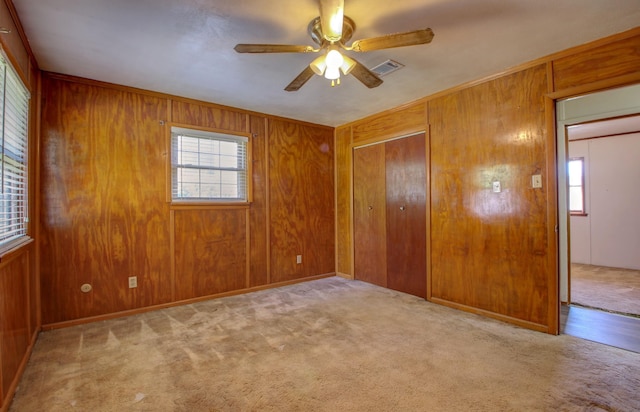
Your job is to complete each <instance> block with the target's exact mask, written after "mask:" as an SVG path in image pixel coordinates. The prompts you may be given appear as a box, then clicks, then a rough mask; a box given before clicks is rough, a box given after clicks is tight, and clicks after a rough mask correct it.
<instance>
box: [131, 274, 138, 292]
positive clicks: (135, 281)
mask: <svg viewBox="0 0 640 412" xmlns="http://www.w3.org/2000/svg"><path fill="white" fill-rule="evenodd" d="M137 287H138V277H137V276H129V289H132V288H137Z"/></svg>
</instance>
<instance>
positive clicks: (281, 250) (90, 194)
mask: <svg viewBox="0 0 640 412" xmlns="http://www.w3.org/2000/svg"><path fill="white" fill-rule="evenodd" d="M42 101H43V108H42V137H41V146H42V159H41V162H40V163H41V164H40V166H41V179H42V185H41V193H40V196H41V199H42V208H41V214H40V215H41V216H40V217H41V239H42V257H41V262H42V268H41V276H42V305H43V323H44V324H45V325H51V324H57V323H60V322H68V321H73V320H78V319H83V318H88V317H95V316H98V317H104V316H106V315H110V314H116V313H118V312H123V311H127V310H137V309H141V308H149V307H154V306H158V305H167V304H172V303H174V302H178V301H188V300H191V299H195V298H202V297H206V296H212V295H217V294H221V293H230V292H237V291H244V290H250V289H251V288H255V287H261V286H265V285H270V284H274V283H278V282H285V281H292V280H298V279H303V278H311V277H314V276H321V275H326V274H333V273H334V271H335V259H334V250H335V249H334V245H335V240H334V239H335V228H334V225H333V216H334V206H333V205H334V184H333V178H334V176H333V170H334V166H333V153H334V149H333V140H332V139H333V133H332V129H331V128H328V127H324V126H317V125H309V124H303V123H300V122H295V121H289V120H286V119H279V118H267V117H266V116H261V115H258V114H251V113H246V112H243V111H241V110H234V109H231V108H228V107H222V106H217V105H214V104H207V103H200V102H194V101H188V100H185V99H181V98H174V97H171V96H164V95H159V94H153V93H147V92H142V91H138V90H131V89H127V88H124V87H119V86H112V85H106V84H99V83H96V82H90V81H86V80H81V79H73V78H69V77H65V76H58V75H52V74H45V75H43V100H42ZM171 124H180V125H181V126H186V127H188V126H194V127H207V128H213V129H217V130H222V131H225V130H228V131H232V132H243V133H251V134H252V138H251V145H252V146H251V148H252V153H253V158H252V173H253V175H252V188H253V202H252V203H251V204H250V205H247V206H244V205H240V206H232V205H231V206H184V205H180V206H178V205H175V206H174V205H171V203H170V202H168V201H167V178H168V173H167V170H168V169H167V167H168V164H167V162H168V153H167V141H168V139H169V136H170V126H171ZM298 254H302V255H303V262H302V264H296V255H298ZM129 276H137V277H138V287H137V288H133V289H129V287H128V277H129ZM84 283H88V284H90V285H92V287H93V289H92V290H91V291H90V292H88V293H83V292H82V291H81V290H80V286H81V285H82V284H84Z"/></svg>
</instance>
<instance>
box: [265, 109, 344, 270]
mask: <svg viewBox="0 0 640 412" xmlns="http://www.w3.org/2000/svg"><path fill="white" fill-rule="evenodd" d="M333 163H334V147H333V132H332V130H331V129H328V128H320V127H311V126H306V125H303V124H300V123H297V122H288V121H285V120H281V119H272V120H270V121H269V188H270V189H269V193H270V197H269V202H270V205H269V210H270V221H269V225H270V230H269V232H270V245H271V281H272V282H281V281H287V280H292V279H298V278H301V277H307V276H313V275H320V274H324V273H331V272H334V271H335V215H334V204H335V203H334V169H333ZM296 255H302V263H301V264H296Z"/></svg>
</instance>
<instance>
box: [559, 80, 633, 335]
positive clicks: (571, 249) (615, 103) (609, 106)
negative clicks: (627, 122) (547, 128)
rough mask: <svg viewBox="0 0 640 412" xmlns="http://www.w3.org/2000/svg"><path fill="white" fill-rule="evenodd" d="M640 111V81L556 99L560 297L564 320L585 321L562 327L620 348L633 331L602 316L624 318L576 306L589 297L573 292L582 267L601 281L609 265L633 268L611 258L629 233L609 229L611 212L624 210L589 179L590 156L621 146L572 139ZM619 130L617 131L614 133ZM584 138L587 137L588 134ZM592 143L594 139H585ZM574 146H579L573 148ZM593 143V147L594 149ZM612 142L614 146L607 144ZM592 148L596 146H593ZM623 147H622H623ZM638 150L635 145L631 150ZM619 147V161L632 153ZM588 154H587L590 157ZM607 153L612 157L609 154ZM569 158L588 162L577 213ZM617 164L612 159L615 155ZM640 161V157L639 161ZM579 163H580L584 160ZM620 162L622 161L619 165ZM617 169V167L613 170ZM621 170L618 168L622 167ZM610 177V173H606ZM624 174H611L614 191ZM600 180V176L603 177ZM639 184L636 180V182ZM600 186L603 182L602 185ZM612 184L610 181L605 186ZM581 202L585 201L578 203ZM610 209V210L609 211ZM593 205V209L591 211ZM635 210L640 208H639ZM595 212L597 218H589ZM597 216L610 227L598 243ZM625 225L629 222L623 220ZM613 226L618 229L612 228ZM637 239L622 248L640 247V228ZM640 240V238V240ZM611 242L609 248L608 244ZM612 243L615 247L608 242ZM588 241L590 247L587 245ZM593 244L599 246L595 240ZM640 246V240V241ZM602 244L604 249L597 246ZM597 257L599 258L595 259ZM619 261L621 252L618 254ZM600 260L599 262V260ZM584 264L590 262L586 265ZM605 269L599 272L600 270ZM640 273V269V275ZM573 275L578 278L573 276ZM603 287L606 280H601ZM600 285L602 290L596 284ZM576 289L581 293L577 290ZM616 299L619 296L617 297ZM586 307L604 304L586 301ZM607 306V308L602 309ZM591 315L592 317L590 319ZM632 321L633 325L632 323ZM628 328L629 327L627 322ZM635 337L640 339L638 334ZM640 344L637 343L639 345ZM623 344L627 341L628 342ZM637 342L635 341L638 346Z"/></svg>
mask: <svg viewBox="0 0 640 412" xmlns="http://www.w3.org/2000/svg"><path fill="white" fill-rule="evenodd" d="M639 113H640V85H633V86H627V87H621V88H617V89H611V90H606V91H602V92H597V93H591V94H586V95H582V96H577V97H572V98H568V99H564V100H558V101H557V102H556V120H557V124H556V131H557V139H558V140H557V156H558V157H557V162H558V188H559V190H558V215H559V216H558V222H559V228H558V229H559V265H560V267H559V273H560V301H561V302H562V303H563V304H566V305H565V306H563V308H562V317H561V319H562V321H563V322H567V321H568V320H569V321H570V320H571V319H572V318H573V319H574V320H575V319H580V320H581V322H582V325H578V327H574V326H575V325H569V324H568V323H564V324H563V325H561V330H563V332H564V333H569V334H572V335H576V336H579V337H583V338H585V339H590V340H596V341H598V342H602V343H608V344H613V345H615V346H621V345H619V344H616V343H615V342H616V341H617V340H619V339H618V338H619V337H620V336H623V335H625V334H628V330H627V331H622V330H620V331H616V330H612V329H611V328H612V327H613V328H615V325H617V324H618V322H617V320H618V319H617V318H606V319H608V321H606V322H603V321H602V319H604V318H602V316H619V315H616V314H613V315H610V314H609V313H608V312H602V311H595V310H591V309H590V308H585V307H580V306H578V305H576V304H575V303H577V302H576V299H575V298H578V299H582V300H584V297H582V298H579V296H580V293H579V292H583V291H579V290H575V291H574V290H573V289H574V288H580V287H581V286H579V285H578V284H577V283H575V282H572V277H575V278H576V280H578V278H579V275H580V273H579V271H580V270H585V269H586V270H589V271H592V272H595V273H591V274H590V275H591V277H592V278H595V279H596V280H598V281H602V280H603V278H604V277H605V276H604V273H603V272H604V271H608V269H605V268H608V267H609V266H607V265H613V266H628V264H625V263H621V264H616V263H611V262H614V261H615V259H614V260H607V259H610V258H612V256H613V258H615V256H614V255H616V253H617V252H620V250H617V249H616V246H615V245H613V243H614V242H613V241H614V240H618V237H619V235H620V234H622V235H623V236H622V237H624V233H622V232H625V229H629V227H626V228H624V227H623V229H621V230H619V231H618V232H615V226H616V225H615V224H612V225H611V227H607V224H609V223H611V216H613V217H620V216H616V214H620V212H615V211H613V210H610V209H611V208H612V207H613V205H612V204H611V203H608V199H607V195H608V194H607V193H604V194H603V193H598V194H594V193H593V192H591V193H590V190H591V189H594V188H590V186H592V185H593V183H594V182H593V181H589V178H590V177H591V175H590V171H591V170H590V169H589V168H590V167H592V166H593V165H592V164H591V163H592V161H593V160H594V159H592V158H590V156H589V155H590V154H595V157H596V158H598V160H597V161H602V159H599V158H601V157H602V155H603V154H606V155H610V154H611V153H610V152H611V150H609V149H611V148H615V145H611V143H612V142H613V141H612V140H609V141H605V140H596V136H590V137H585V138H584V139H580V138H578V139H575V138H574V139H572V134H573V135H574V137H575V136H576V135H577V136H580V128H583V129H589V128H595V127H597V126H602V125H603V124H604V123H602V122H604V121H605V120H607V119H618V118H628V117H632V116H633V115H636V114H639ZM613 134H615V133H613ZM583 137H584V136H583ZM574 140H582V143H578V144H574V143H571V142H572V141H574ZM585 142H588V143H585ZM603 144H605V149H604V150H603ZM572 146H574V147H572ZM589 146H593V147H589ZM606 146H608V147H606ZM590 149H592V150H590ZM618 149H619V148H618ZM631 150H633V149H631ZM615 152H616V151H615V150H613V153H614V154H613V160H614V161H615V160H616V156H618V157H624V156H625V155H627V153H624V152H622V154H621V152H620V151H619V150H618V151H617V153H615ZM585 153H586V156H585ZM605 157H606V156H605ZM568 159H574V160H575V159H582V161H583V162H584V164H583V166H584V167H585V168H586V169H585V170H586V172H584V174H585V175H584V176H583V179H585V182H583V185H584V187H583V190H585V198H584V210H582V213H579V212H580V211H579V210H578V213H574V214H570V210H571V209H572V208H573V209H574V211H576V210H575V209H576V208H577V207H576V205H572V204H571V201H570V200H571V199H570V196H569V191H573V192H574V196H575V192H576V187H575V185H576V182H575V179H574V181H573V182H570V181H569V177H570V176H569V170H568V169H569V168H568V167H567V166H568V163H567V162H568ZM609 161H610V162H611V159H609ZM634 162H635V163H637V160H634ZM578 163H579V162H578ZM616 166H617V165H616ZM609 169H616V168H609ZM616 170H617V169H616ZM606 172H609V173H610V172H612V170H607V171H606ZM604 175H605V176H606V173H605V174H604ZM619 177H620V176H614V178H613V181H612V180H611V179H612V178H611V176H609V177H608V179H609V182H608V184H609V186H608V189H609V190H610V189H612V187H611V184H613V185H615V184H617V183H618V182H619V181H621V179H618V178H619ZM599 178H600V177H599ZM631 181H632V182H637V179H636V180H634V179H631ZM636 185H637V184H635V183H634V186H636ZM596 186H597V185H596ZM605 186H606V185H605ZM594 201H595V202H599V206H598V207H599V209H598V212H597V213H598V214H599V215H598V216H594V213H596V209H592V208H593V207H594V205H595V204H594ZM577 203H578V204H579V203H580V202H577ZM607 208H609V210H607ZM590 209H591V210H590ZM634 210H635V208H634ZM590 213H591V217H589V216H590V215H589V214H590ZM627 214H628V213H627ZM631 214H632V215H636V214H637V213H636V212H635V211H634V212H633V213H631ZM593 218H597V219H598V221H597V222H596V223H595V226H596V228H595V229H598V228H602V227H605V229H607V230H608V231H607V230H605V231H604V233H602V234H599V235H598V234H597V233H595V234H596V235H597V236H599V237H597V238H596V239H595V241H594V238H593V236H591V235H592V234H594V232H595V230H594V227H593V226H594V222H593V220H594V219H593ZM622 224H623V225H624V224H625V221H624V220H623V223H622ZM617 225H618V228H620V226H619V225H620V224H617ZM612 230H613V232H612ZM630 233H632V235H631V237H632V239H631V240H630V241H629V239H626V241H627V243H626V244H624V243H623V245H624V247H620V246H618V249H625V248H629V247H630V248H631V250H636V251H637V250H638V247H635V246H634V245H633V242H636V240H635V238H634V235H633V233H635V234H638V233H640V230H636V231H633V230H631V231H630ZM637 241H638V242H640V239H637ZM603 242H605V246H604V247H603V246H598V244H599V245H602V244H603ZM607 242H609V243H611V244H612V245H613V246H612V245H607ZM585 243H586V248H585ZM591 243H593V244H591ZM639 244H640V243H639ZM596 248H597V249H598V250H596ZM585 250H587V251H588V253H587V255H588V257H587V258H585V256H584V255H585V253H584V251H585ZM603 254H604V255H609V256H608V257H607V258H606V259H604V260H603ZM627 254H628V255H635V254H637V252H635V253H634V252H631V253H627ZM594 256H595V258H594ZM618 259H619V256H618ZM580 261H583V262H586V263H587V265H586V266H579V265H576V263H577V264H580V263H581V262H580ZM593 263H595V264H593ZM583 264H584V263H583ZM598 272H599V273H598ZM638 274H640V272H639V273H638ZM572 275H573V276H572ZM601 285H602V284H601ZM596 289H598V288H596ZM599 289H600V292H603V291H602V289H603V288H602V287H601V288H599ZM574 292H575V293H574ZM611 299H615V298H614V297H612V298H611ZM584 306H587V307H588V306H594V307H596V306H598V305H597V304H596V305H589V304H586V305H584ZM600 309H606V308H600ZM572 313H573V314H574V315H576V314H579V316H572V315H571V314H572ZM595 318H598V319H600V320H599V321H595V320H594V319H595ZM589 319H591V320H589ZM620 320H624V321H627V320H630V322H631V324H632V327H631V330H634V329H637V328H638V327H640V326H639V323H640V319H635V318H628V319H627V318H626V317H625V319H622V318H620ZM627 325H629V324H628V323H627ZM627 327H628V326H627ZM633 339H634V340H638V339H640V338H638V337H634V338H633ZM635 344H637V342H636V343H635ZM622 346H623V345H622ZM632 346H633V345H632Z"/></svg>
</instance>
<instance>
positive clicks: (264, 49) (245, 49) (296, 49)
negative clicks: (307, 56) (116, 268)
mask: <svg viewBox="0 0 640 412" xmlns="http://www.w3.org/2000/svg"><path fill="white" fill-rule="evenodd" d="M233 49H234V50H235V51H236V52H238V53H310V52H316V51H318V50H316V49H314V48H313V47H311V46H299V45H294V44H236V47H234V48H233Z"/></svg>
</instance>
